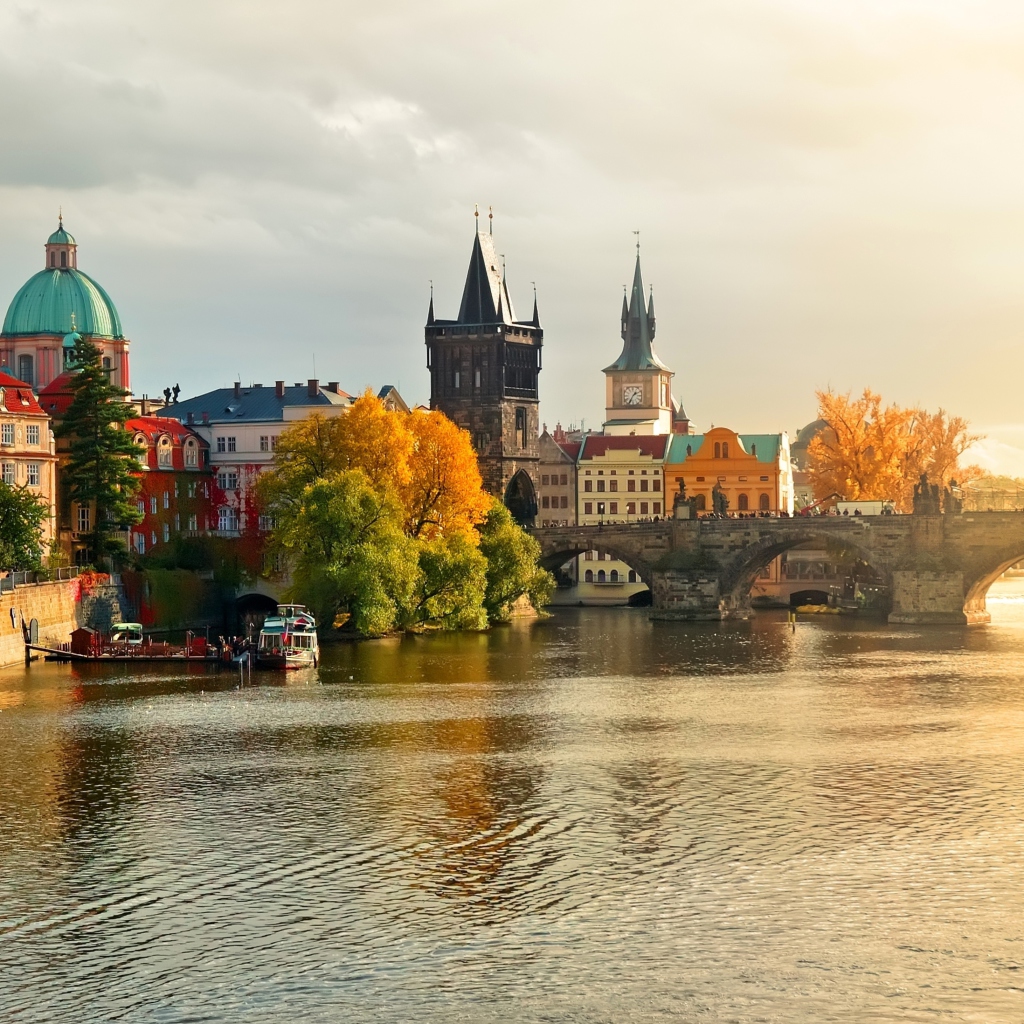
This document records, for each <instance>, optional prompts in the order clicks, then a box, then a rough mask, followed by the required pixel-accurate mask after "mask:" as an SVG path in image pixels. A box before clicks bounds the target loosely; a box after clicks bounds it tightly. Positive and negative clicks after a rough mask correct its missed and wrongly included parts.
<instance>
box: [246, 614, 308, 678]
mask: <svg viewBox="0 0 1024 1024" xmlns="http://www.w3.org/2000/svg"><path fill="white" fill-rule="evenodd" d="M319 662H320V645H319V644H318V643H317V638H316V619H314V618H313V616H312V615H311V614H310V612H309V610H308V609H307V608H306V606H305V605H301V604H279V605H278V606H277V614H276V615H269V616H267V618H266V620H264V623H263V628H262V629H261V630H260V640H259V645H258V646H257V648H256V664H257V665H258V666H262V667H263V668H310V667H316V665H318V664H319Z"/></svg>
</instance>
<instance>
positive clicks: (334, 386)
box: [327, 380, 341, 394]
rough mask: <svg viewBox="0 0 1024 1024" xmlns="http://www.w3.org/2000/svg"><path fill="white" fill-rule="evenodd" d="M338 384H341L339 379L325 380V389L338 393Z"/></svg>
mask: <svg viewBox="0 0 1024 1024" xmlns="http://www.w3.org/2000/svg"><path fill="white" fill-rule="evenodd" d="M340 386H341V382H340V381H336V380H330V381H328V382H327V390H328V391H331V392H333V393H334V394H337V393H338V388H339V387H340Z"/></svg>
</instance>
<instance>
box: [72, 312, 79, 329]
mask: <svg viewBox="0 0 1024 1024" xmlns="http://www.w3.org/2000/svg"><path fill="white" fill-rule="evenodd" d="M77 330H78V328H77V327H76V326H75V311H74V310H71V332H72V333H74V332H75V331H77Z"/></svg>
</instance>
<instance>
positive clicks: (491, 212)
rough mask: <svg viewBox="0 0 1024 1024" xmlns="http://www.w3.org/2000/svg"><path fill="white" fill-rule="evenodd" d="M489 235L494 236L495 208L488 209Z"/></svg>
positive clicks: (489, 207)
mask: <svg viewBox="0 0 1024 1024" xmlns="http://www.w3.org/2000/svg"><path fill="white" fill-rule="evenodd" d="M487 233H488V234H489V235H493V234H494V207H493V206H488V207H487Z"/></svg>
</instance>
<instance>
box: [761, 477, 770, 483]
mask: <svg viewBox="0 0 1024 1024" xmlns="http://www.w3.org/2000/svg"><path fill="white" fill-rule="evenodd" d="M761 483H763V484H766V483H768V477H766V476H763V477H761Z"/></svg>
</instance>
